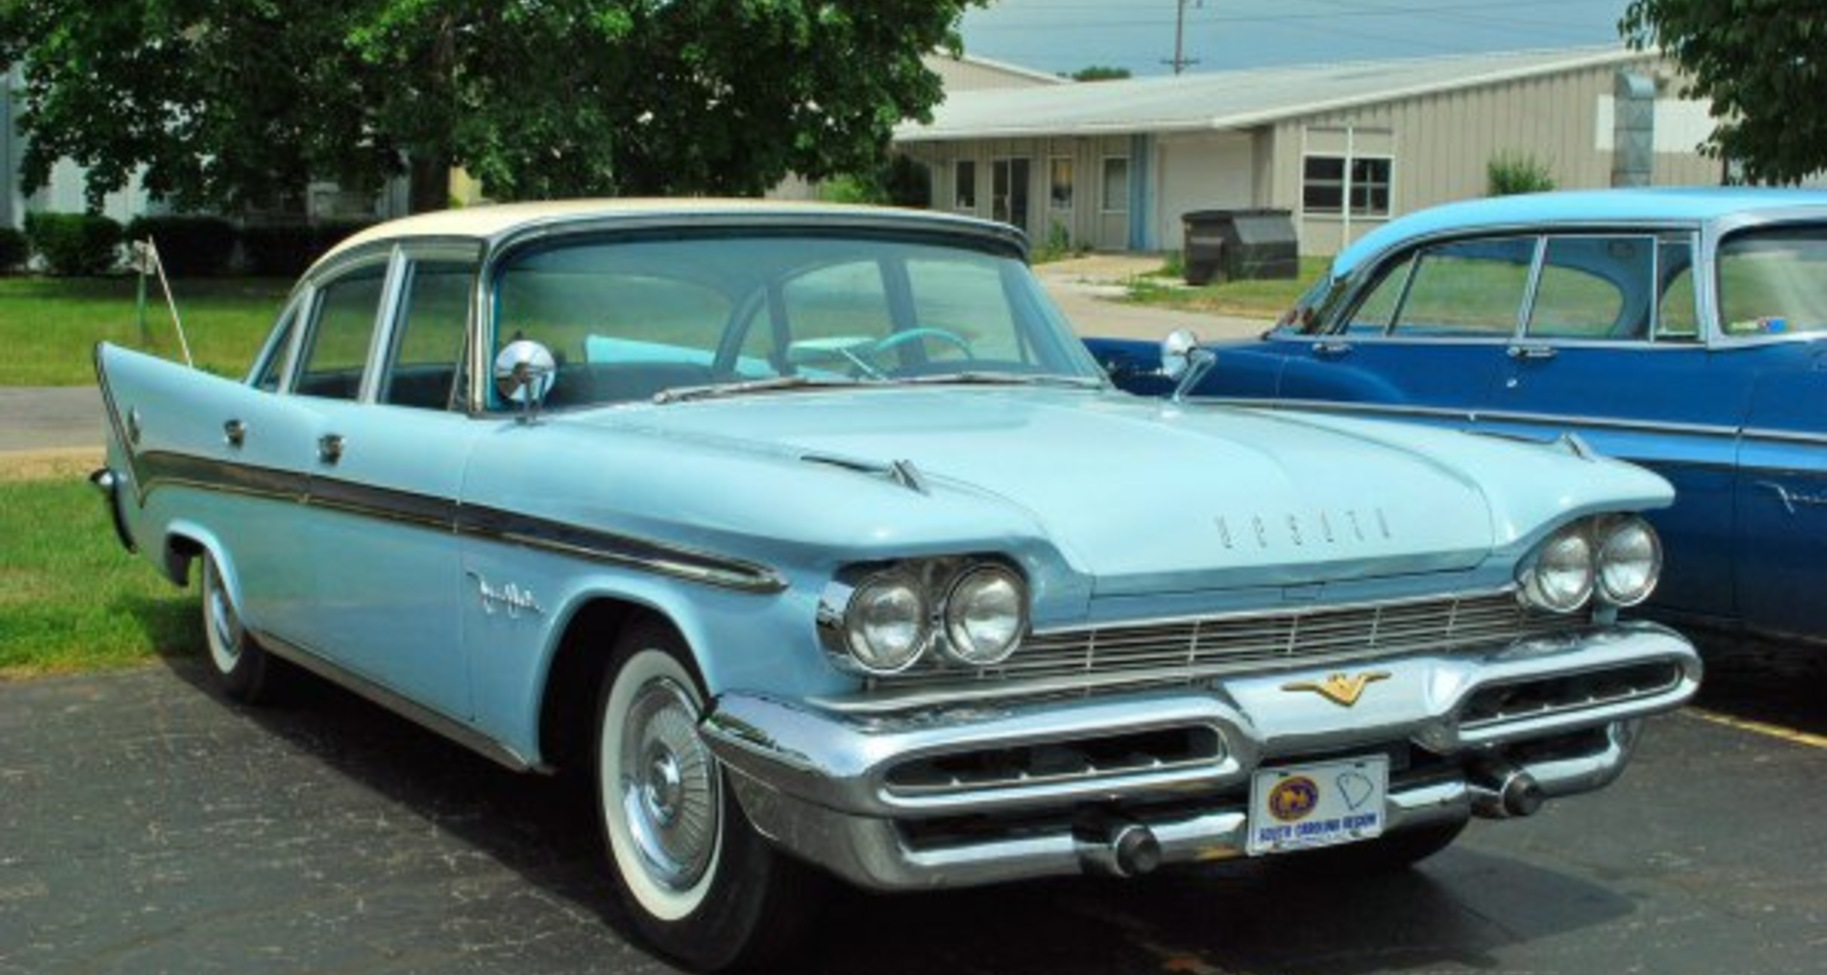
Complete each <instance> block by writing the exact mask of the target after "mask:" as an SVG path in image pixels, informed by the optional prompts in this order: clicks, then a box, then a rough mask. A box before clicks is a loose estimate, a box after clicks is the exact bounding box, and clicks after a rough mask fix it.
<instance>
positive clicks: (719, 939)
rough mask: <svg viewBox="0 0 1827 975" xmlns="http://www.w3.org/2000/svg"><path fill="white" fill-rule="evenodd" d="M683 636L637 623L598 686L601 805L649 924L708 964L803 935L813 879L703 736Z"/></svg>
mask: <svg viewBox="0 0 1827 975" xmlns="http://www.w3.org/2000/svg"><path fill="white" fill-rule="evenodd" d="M690 661H691V658H690V655H689V653H688V652H687V650H686V648H685V645H684V641H683V640H682V639H680V637H679V636H678V634H676V633H675V632H673V630H672V629H671V628H670V627H667V626H664V625H657V624H640V625H637V626H635V627H633V628H632V629H630V630H629V631H628V632H627V633H625V634H624V636H623V637H622V639H620V640H619V641H618V642H617V646H616V651H615V659H614V661H613V662H612V663H611V666H610V670H609V673H608V675H607V676H606V677H605V678H604V681H603V686H602V689H601V692H600V693H599V695H598V707H597V720H596V739H595V740H596V761H595V763H594V768H595V771H596V796H597V812H598V816H599V818H600V820H601V823H602V828H603V834H604V837H605V839H606V841H607V844H608V848H609V859H610V867H611V869H612V872H613V874H614V877H615V881H616V885H617V887H618V888H619V889H620V891H621V894H622V899H623V901H624V902H625V903H626V904H627V905H628V908H629V910H630V911H631V912H632V913H633V915H634V919H635V922H636V923H637V924H638V925H639V926H640V929H641V932H642V933H643V934H645V935H646V936H647V938H648V939H649V940H650V941H651V942H653V944H654V945H655V946H656V947H658V948H659V949H660V950H661V951H662V952H664V953H665V954H667V955H670V956H672V957H673V958H676V959H678V960H680V961H682V962H684V963H686V964H687V965H689V966H691V967H692V968H696V969H699V970H705V971H713V970H717V969H723V968H729V967H733V966H737V965H754V964H759V963H760V962H762V961H765V960H766V959H768V958H770V957H773V956H774V955H776V954H778V953H779V952H780V951H782V950H784V949H785V948H786V947H787V946H788V945H789V944H790V942H791V940H792V939H793V938H794V937H795V936H796V935H797V933H798V931H799V928H800V926H801V924H802V923H803V921H804V918H805V917H806V915H807V914H808V913H809V908H810V906H811V904H810V903H809V902H810V901H812V900H813V898H812V897H810V896H808V895H809V894H810V890H809V887H810V886H811V885H812V882H813V878H812V877H811V876H810V875H809V872H808V871H807V870H806V869H805V868H804V867H802V866H801V865H800V864H798V863H795V862H793V861H790V860H788V859H786V858H784V857H782V856H781V855H780V854H778V853H776V852H775V851H774V849H773V848H772V847H770V846H769V845H768V844H767V842H766V841H765V840H763V839H762V838H761V836H760V835H759V834H758V833H756V832H755V829H754V827H753V826H751V825H749V821H748V818H747V817H746V816H745V815H743V812H742V808H741V806H740V805H739V804H738V803H737V801H736V799H735V797H734V796H733V795H731V794H730V790H728V789H727V788H725V781H724V775H723V770H722V768H721V767H720V766H719V765H718V764H717V760H716V757H715V756H713V755H712V754H711V752H710V749H709V748H708V747H706V746H705V744H704V741H703V739H702V738H700V737H699V735H698V722H699V721H700V720H701V719H702V717H703V714H704V701H705V695H704V691H703V688H702V685H701V682H700V681H699V680H698V678H697V676H696V673H695V670H694V668H693V667H692V665H691V662H690Z"/></svg>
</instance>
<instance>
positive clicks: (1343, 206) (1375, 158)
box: [1300, 149, 1396, 220]
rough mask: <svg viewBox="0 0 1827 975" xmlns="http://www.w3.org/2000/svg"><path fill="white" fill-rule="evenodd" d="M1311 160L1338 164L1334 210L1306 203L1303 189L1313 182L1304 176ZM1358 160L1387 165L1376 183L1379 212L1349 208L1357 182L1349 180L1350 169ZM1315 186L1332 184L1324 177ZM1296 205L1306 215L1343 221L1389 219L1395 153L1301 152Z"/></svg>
mask: <svg viewBox="0 0 1827 975" xmlns="http://www.w3.org/2000/svg"><path fill="white" fill-rule="evenodd" d="M1315 159H1336V160H1338V161H1339V162H1340V163H1341V164H1342V166H1341V174H1340V179H1339V181H1338V183H1337V186H1338V188H1339V206H1338V207H1337V208H1336V209H1315V208H1314V207H1312V206H1310V205H1308V203H1307V188H1308V186H1310V185H1314V184H1313V181H1312V180H1310V179H1309V178H1308V176H1307V164H1308V163H1309V162H1310V161H1312V160H1315ZM1360 161H1365V162H1382V163H1384V164H1385V166H1386V167H1387V175H1385V176H1384V178H1383V182H1382V183H1381V184H1380V185H1381V186H1382V187H1383V209H1382V210H1381V211H1376V210H1369V209H1366V210H1355V209H1353V208H1352V205H1351V197H1352V191H1353V190H1355V189H1356V188H1357V184H1356V183H1355V182H1354V181H1353V180H1352V176H1351V172H1352V170H1353V169H1355V168H1356V164H1357V163H1358V162H1360ZM1318 185H1333V184H1332V182H1331V181H1330V180H1324V181H1320V183H1319V184H1318ZM1368 185H1371V186H1376V185H1379V184H1377V183H1374V182H1373V183H1370V184H1368ZM1300 204H1301V213H1302V214H1305V215H1308V216H1315V217H1333V218H1340V219H1346V220H1388V219H1390V218H1391V217H1393V216H1394V215H1395V212H1396V157H1395V155H1394V154H1393V153H1386V152H1353V151H1352V150H1350V149H1346V150H1345V151H1344V152H1306V153H1302V154H1301V157H1300Z"/></svg>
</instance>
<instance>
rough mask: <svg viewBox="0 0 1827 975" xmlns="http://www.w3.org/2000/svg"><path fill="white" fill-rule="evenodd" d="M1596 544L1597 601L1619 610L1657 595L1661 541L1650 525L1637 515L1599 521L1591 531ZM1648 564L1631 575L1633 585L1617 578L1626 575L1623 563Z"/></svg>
mask: <svg viewBox="0 0 1827 975" xmlns="http://www.w3.org/2000/svg"><path fill="white" fill-rule="evenodd" d="M1594 538H1595V540H1596V542H1597V545H1596V549H1595V554H1594V556H1593V561H1594V563H1595V565H1596V568H1595V571H1594V574H1595V575H1596V577H1597V583H1596V584H1597V587H1598V597H1599V598H1600V599H1602V600H1604V601H1605V602H1607V603H1609V604H1611V605H1613V606H1618V607H1630V606H1638V605H1641V604H1642V603H1643V602H1644V601H1645V600H1647V599H1649V597H1650V595H1651V594H1653V593H1654V592H1655V591H1656V585H1657V583H1659V582H1660V581H1661V579H1662V539H1661V538H1660V537H1658V536H1657V535H1656V530H1655V528H1654V527H1652V526H1651V525H1650V523H1649V522H1647V521H1645V520H1643V519H1642V518H1639V517H1637V516H1636V515H1619V516H1616V517H1613V518H1608V519H1604V520H1602V521H1600V522H1599V523H1598V524H1597V525H1596V526H1595V530H1594ZM1633 561H1634V562H1637V563H1647V566H1646V567H1644V568H1639V569H1636V570H1630V571H1634V572H1635V573H1636V574H1637V575H1638V576H1639V578H1637V579H1636V580H1635V581H1634V582H1627V578H1628V577H1627V578H1626V579H1620V578H1618V577H1619V576H1620V575H1621V574H1622V573H1623V572H1625V571H1626V568H1625V566H1624V563H1626V562H1633Z"/></svg>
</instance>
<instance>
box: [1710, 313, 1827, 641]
mask: <svg viewBox="0 0 1827 975" xmlns="http://www.w3.org/2000/svg"><path fill="white" fill-rule="evenodd" d="M1726 355H1745V356H1750V357H1755V358H1758V359H1762V360H1765V362H1766V363H1767V364H1766V365H1765V366H1764V367H1763V370H1762V372H1761V376H1760V378H1759V379H1758V381H1757V387H1756V390H1755V392H1754V393H1753V395H1752V405H1751V413H1750V416H1749V417H1748V418H1747V420H1746V423H1745V431H1744V439H1743V441H1742V443H1741V444H1740V447H1739V454H1738V464H1739V470H1738V483H1737V516H1738V522H1739V529H1740V530H1739V538H1740V539H1742V540H1743V541H1742V542H1741V544H1740V545H1739V546H1738V547H1737V549H1736V564H1737V568H1738V602H1739V606H1740V608H1741V611H1742V612H1743V615H1744V618H1745V620H1746V622H1748V623H1749V624H1751V625H1752V626H1754V627H1756V628H1758V629H1760V630H1766V631H1774V632H1779V633H1816V634H1818V633H1821V632H1823V631H1827V601H1823V600H1822V598H1821V594H1822V593H1823V592H1827V558H1824V557H1823V553H1827V349H1820V350H1811V349H1809V348H1808V346H1805V345H1795V344H1782V345H1775V346H1764V347H1761V348H1755V349H1745V350H1743V351H1741V352H1737V353H1726ZM1778 359H1780V360H1784V361H1783V362H1782V364H1781V365H1777V364H1775V363H1773V362H1770V360H1778Z"/></svg>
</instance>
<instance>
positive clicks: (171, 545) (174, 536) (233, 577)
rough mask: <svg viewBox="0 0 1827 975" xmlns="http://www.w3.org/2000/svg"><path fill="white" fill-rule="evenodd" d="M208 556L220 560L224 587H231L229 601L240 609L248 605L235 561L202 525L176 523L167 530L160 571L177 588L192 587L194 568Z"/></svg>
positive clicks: (218, 565) (217, 562) (161, 551)
mask: <svg viewBox="0 0 1827 975" xmlns="http://www.w3.org/2000/svg"><path fill="white" fill-rule="evenodd" d="M204 554H208V555H209V556H210V557H211V558H213V559H215V560H216V568H217V570H218V571H220V572H221V574H222V584H223V585H224V586H227V587H228V594H229V597H230V598H231V599H233V600H234V601H235V603H236V604H237V605H246V603H245V602H244V601H243V600H242V598H241V580H240V573H238V572H237V571H236V570H235V560H234V559H233V558H230V557H229V554H228V549H227V547H226V546H224V545H223V544H222V540H221V539H219V538H217V537H216V534H215V533H214V532H212V531H210V530H209V529H207V528H204V527H203V526H201V525H197V524H194V523H191V522H187V521H174V522H172V523H171V524H170V525H167V526H166V528H165V544H164V546H162V547H161V549H160V553H159V556H160V557H159V563H158V564H159V571H160V572H162V573H164V575H165V578H167V579H169V580H171V582H172V584H173V585H175V586H178V587H179V588H184V587H188V586H189V585H190V564H191V563H192V562H194V561H196V560H197V558H198V557H200V556H202V555H204Z"/></svg>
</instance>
